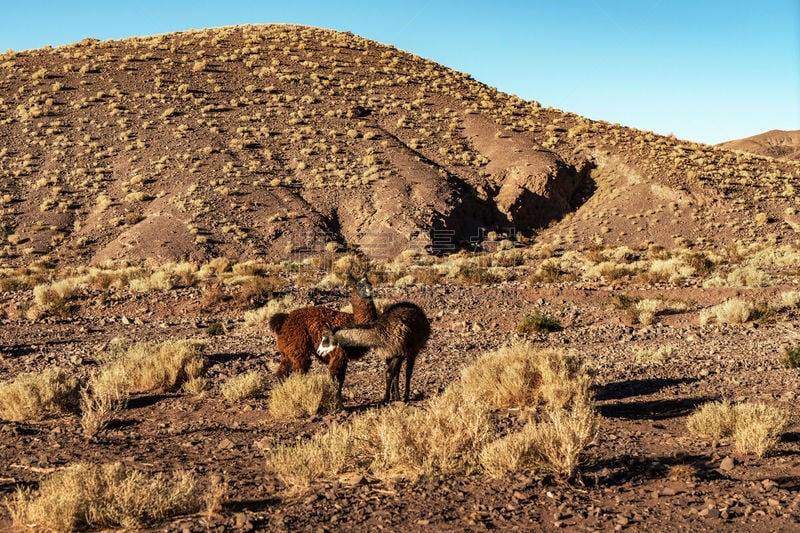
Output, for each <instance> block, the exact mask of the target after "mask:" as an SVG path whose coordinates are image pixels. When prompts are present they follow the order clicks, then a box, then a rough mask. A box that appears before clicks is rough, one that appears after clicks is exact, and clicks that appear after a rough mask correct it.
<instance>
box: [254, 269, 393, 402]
mask: <svg viewBox="0 0 800 533" xmlns="http://www.w3.org/2000/svg"><path fill="white" fill-rule="evenodd" d="M350 302H351V303H352V305H353V313H352V314H351V313H343V312H341V311H336V310H334V309H331V308H329V307H324V306H321V305H315V306H311V307H303V308H301V309H295V310H294V311H292V312H291V313H288V314H286V313H277V314H275V315H273V316H272V318H270V320H269V327H270V329H271V330H272V332H273V333H274V334H275V337H276V339H277V344H278V351H279V352H280V354H281V357H280V363H279V364H278V369H277V370H276V371H275V375H276V376H278V377H279V378H281V379H283V378H286V377H287V376H288V375H289V374H290V373H292V372H301V373H303V374H305V373H306V372H308V370H309V368H311V358H312V356H316V357H317V359H319V360H320V361H321V362H323V363H326V364H327V365H328V373H329V374H330V376H331V377H332V378H334V379H335V380H336V381H337V383H338V394H339V398H341V396H342V385H343V384H344V377H345V374H346V373H347V361H348V359H357V358H358V357H360V356H361V355H363V354H364V353H366V349H363V348H362V349H359V348H354V349H352V350H347V351H346V350H345V349H342V348H339V349H337V350H332V351H331V352H330V353H328V354H326V355H325V356H321V355H320V354H318V353H317V352H316V350H315V349H316V347H317V346H318V345H319V342H320V340H321V339H322V330H323V328H324V326H325V324H332V325H335V326H352V325H354V324H366V323H368V322H372V321H373V320H375V319H376V318H377V316H378V312H377V310H376V308H375V302H374V301H373V299H372V287H371V286H370V284H369V281H367V280H366V279H362V280H361V281H359V282H358V283H356V284H355V285H354V286H353V288H352V289H351V294H350Z"/></svg>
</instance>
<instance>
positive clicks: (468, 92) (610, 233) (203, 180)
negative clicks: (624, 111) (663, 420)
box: [0, 25, 800, 266]
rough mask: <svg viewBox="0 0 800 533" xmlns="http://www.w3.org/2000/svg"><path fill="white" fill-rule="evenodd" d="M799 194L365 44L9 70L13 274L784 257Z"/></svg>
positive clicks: (201, 48)
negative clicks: (339, 259)
mask: <svg viewBox="0 0 800 533" xmlns="http://www.w3.org/2000/svg"><path fill="white" fill-rule="evenodd" d="M541 75H542V76H546V75H547V73H546V72H542V73H541ZM797 190H800V162H797V161H790V160H779V159H773V158H767V157H760V156H755V155H750V154H744V153H740V152H733V151H730V150H727V149H724V148H721V147H713V146H707V145H703V144H698V143H694V142H688V141H682V140H679V139H676V138H674V137H665V136H660V135H656V134H654V133H651V132H645V131H640V130H636V129H633V128H626V127H624V126H620V125H615V124H609V123H606V122H598V121H592V120H589V119H587V118H584V117H581V116H578V115H575V114H572V113H568V112H563V111H560V110H557V109H552V108H545V107H542V106H541V105H540V104H539V103H537V102H534V101H524V100H522V99H520V98H518V97H516V96H512V95H508V94H505V93H502V92H499V91H498V90H497V89H495V88H493V87H489V86H487V85H485V84H482V83H480V82H479V81H477V80H474V79H472V78H471V77H470V76H469V75H468V74H465V73H461V72H457V71H454V70H452V69H449V68H447V67H445V66H442V65H439V64H437V63H434V62H432V61H429V60H426V59H423V58H420V57H418V56H415V55H412V54H409V53H407V52H404V51H401V50H398V49H396V48H394V47H392V46H389V45H384V44H380V43H376V42H374V41H369V40H366V39H363V38H360V37H357V36H355V35H352V34H350V33H340V32H335V31H331V30H324V29H320V28H312V27H305V26H290V25H261V26H234V27H224V28H215V29H207V30H199V31H190V32H182V33H174V34H163V35H156V36H152V37H139V38H131V39H125V40H120V41H106V42H101V41H98V40H96V39H85V40H83V41H81V42H80V43H76V44H73V45H68V46H62V47H58V48H46V49H40V50H30V51H25V52H17V53H14V52H9V53H6V54H3V55H0V208H2V211H0V224H2V227H1V228H0V239H2V241H3V245H2V246H1V247H0V261H2V263H4V264H6V265H11V266H13V265H21V264H28V263H30V262H31V261H33V260H35V259H37V258H39V257H42V256H47V257H49V258H51V259H54V260H60V261H62V262H65V263H73V264H83V263H95V264H97V263H102V262H105V261H109V260H111V261H141V260H152V261H178V260H196V261H200V260H204V259H207V258H209V257H213V256H227V257H230V258H234V259H239V260H245V259H249V258H262V257H263V258H266V257H269V258H289V257H292V258H301V257H303V255H304V254H315V253H318V252H320V251H322V250H332V249H337V248H338V249H340V250H341V249H344V248H345V247H358V248H361V249H362V250H364V251H365V252H366V253H368V254H369V255H372V256H375V257H393V256H394V255H396V254H398V253H400V252H402V251H403V250H408V249H416V250H419V251H422V252H437V253H441V252H444V253H447V252H449V251H454V250H457V249H460V248H462V247H466V248H469V249H474V248H476V247H480V245H481V241H482V240H483V239H486V238H487V237H490V238H494V235H495V234H497V235H501V236H503V235H506V236H508V237H512V238H515V239H516V240H517V242H518V243H523V244H524V243H527V242H531V241H537V242H553V243H555V247H556V249H559V248H568V247H590V246H595V245H596V244H597V243H598V242H602V243H605V244H606V245H619V246H622V245H624V246H630V247H640V246H642V245H645V246H646V245H647V244H648V243H654V244H660V245H662V246H666V247H673V246H675V245H676V244H675V243H687V242H688V243H692V244H696V245H698V246H700V245H706V244H708V245H711V246H719V245H722V244H725V243H727V242H729V241H731V240H737V239H738V240H742V241H746V242H757V241H759V240H769V241H770V242H772V241H774V240H775V239H795V238H796V233H795V230H794V227H797V224H798V223H799V222H798V221H795V220H787V219H786V216H788V215H786V213H787V212H788V211H787V208H790V207H791V208H796V204H795V203H794V198H795V196H796V193H795V192H793V191H797ZM754 214H760V216H759V220H763V221H764V223H762V224H754V223H753V219H754ZM493 231H494V232H495V233H492V232H493Z"/></svg>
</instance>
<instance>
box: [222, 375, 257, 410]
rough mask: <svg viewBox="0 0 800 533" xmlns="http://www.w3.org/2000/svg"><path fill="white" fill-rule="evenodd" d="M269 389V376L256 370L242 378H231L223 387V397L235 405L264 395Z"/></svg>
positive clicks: (241, 376)
mask: <svg viewBox="0 0 800 533" xmlns="http://www.w3.org/2000/svg"><path fill="white" fill-rule="evenodd" d="M266 388H267V376H266V375H264V373H263V372H260V371H258V370H254V371H252V372H248V373H246V374H242V375H240V376H235V377H232V378H230V379H229V380H228V381H226V382H225V384H224V385H222V389H221V390H222V395H223V396H224V397H225V399H226V400H228V401H229V402H232V403H235V402H240V401H242V400H247V399H248V398H254V397H256V396H258V395H259V394H262V393H263V392H264V391H265V390H266Z"/></svg>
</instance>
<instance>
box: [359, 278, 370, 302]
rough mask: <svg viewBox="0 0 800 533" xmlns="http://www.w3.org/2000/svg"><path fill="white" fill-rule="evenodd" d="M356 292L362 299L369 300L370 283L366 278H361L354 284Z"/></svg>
mask: <svg viewBox="0 0 800 533" xmlns="http://www.w3.org/2000/svg"><path fill="white" fill-rule="evenodd" d="M356 293H357V294H358V297H359V298H361V299H362V300H369V299H370V298H372V284H371V283H370V282H369V280H368V279H367V278H361V279H360V280H359V281H358V283H357V284H356Z"/></svg>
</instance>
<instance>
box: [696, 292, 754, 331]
mask: <svg viewBox="0 0 800 533" xmlns="http://www.w3.org/2000/svg"><path fill="white" fill-rule="evenodd" d="M753 309H754V308H753V304H751V303H749V302H746V301H744V300H741V299H739V298H731V299H730V300H727V301H726V302H724V303H721V304H719V305H715V306H714V307H712V308H710V309H703V310H702V311H701V312H700V324H701V325H706V324H707V323H708V322H709V320H710V319H711V318H716V320H717V322H719V323H720V324H744V323H745V322H747V321H748V320H750V317H751V316H752V314H753Z"/></svg>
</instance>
